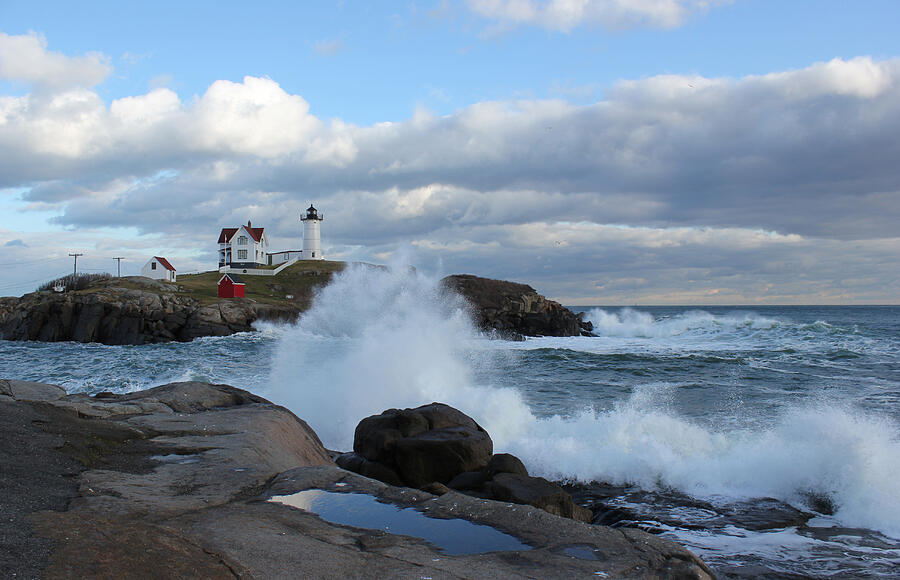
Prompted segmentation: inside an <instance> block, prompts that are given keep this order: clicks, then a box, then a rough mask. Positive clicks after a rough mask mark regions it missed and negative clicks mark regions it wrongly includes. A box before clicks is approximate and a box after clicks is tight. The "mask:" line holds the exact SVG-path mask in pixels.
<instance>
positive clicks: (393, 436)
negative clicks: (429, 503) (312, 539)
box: [336, 403, 593, 522]
mask: <svg viewBox="0 0 900 580" xmlns="http://www.w3.org/2000/svg"><path fill="white" fill-rule="evenodd" d="M493 447H494V445H493V442H492V441H491V437H490V435H488V433H487V432H486V431H485V430H484V429H482V428H481V426H480V425H478V423H476V422H475V420H474V419H472V418H471V417H469V416H468V415H466V414H465V413H463V412H461V411H459V410H457V409H454V408H453V407H450V406H448V405H445V404H443V403H431V404H430V405H423V406H421V407H417V408H415V409H403V410H399V409H389V410H387V411H385V412H383V413H382V414H380V415H373V416H371V417H366V418H365V419H363V420H362V421H360V423H359V425H358V426H357V427H356V432H355V434H354V437H353V453H345V454H342V455H340V456H338V457H337V459H336V461H337V464H338V465H340V466H341V467H343V468H344V469H349V470H350V471H354V472H356V473H359V474H361V475H365V476H366V477H372V478H375V479H378V480H380V481H383V482H385V483H389V484H391V485H404V486H409V487H418V488H419V489H423V490H426V491H429V492H432V493H435V494H442V493H444V492H445V491H447V490H449V489H451V488H452V489H455V490H458V491H462V492H463V493H466V494H469V495H474V496H476V497H481V498H487V499H496V500H499V501H507V502H513V503H518V504H525V505H532V506H534V507H537V508H540V509H542V510H544V511H547V512H550V513H552V514H554V515H558V516H563V517H566V518H572V519H576V520H580V521H583V522H590V521H591V519H592V517H593V515H592V513H591V511H590V510H589V509H586V508H583V507H580V506H578V505H575V503H574V502H573V501H572V496H570V495H569V494H568V493H567V492H566V491H565V490H563V488H561V487H560V486H558V485H557V484H555V483H553V482H550V481H547V480H546V479H544V478H542V477H531V476H529V475H528V470H527V469H526V468H525V465H523V464H522V461H521V460H519V458H517V457H515V456H514V455H510V454H508V453H500V454H497V455H492V452H493Z"/></svg>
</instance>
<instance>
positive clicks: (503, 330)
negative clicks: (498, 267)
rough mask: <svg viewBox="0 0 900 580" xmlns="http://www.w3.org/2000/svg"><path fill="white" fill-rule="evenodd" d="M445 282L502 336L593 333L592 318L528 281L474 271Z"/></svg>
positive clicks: (484, 324)
mask: <svg viewBox="0 0 900 580" xmlns="http://www.w3.org/2000/svg"><path fill="white" fill-rule="evenodd" d="M441 282H442V284H443V285H444V287H446V288H448V289H450V290H453V291H454V292H457V293H459V294H460V295H462V296H463V297H464V298H465V299H466V300H467V301H468V302H469V304H470V305H471V307H472V309H473V314H474V316H475V321H476V323H477V324H478V325H479V327H480V328H481V329H482V330H484V331H487V332H495V333H497V334H498V335H499V336H500V337H501V338H513V339H516V338H519V337H521V336H522V335H524V336H580V335H590V332H591V330H592V325H591V323H590V322H589V321H584V320H582V318H581V316H579V315H577V314H575V313H574V312H572V311H571V310H569V309H568V308H566V307H564V306H562V305H561V304H559V303H558V302H554V301H552V300H548V299H546V298H544V297H543V296H541V295H540V294H538V293H537V291H535V289H534V288H532V287H531V286H528V285H527V284H518V283H516V282H507V281H505V280H492V279H490V278H480V277H478V276H472V275H470V274H457V275H453V276H447V277H446V278H444V279H443V280H441Z"/></svg>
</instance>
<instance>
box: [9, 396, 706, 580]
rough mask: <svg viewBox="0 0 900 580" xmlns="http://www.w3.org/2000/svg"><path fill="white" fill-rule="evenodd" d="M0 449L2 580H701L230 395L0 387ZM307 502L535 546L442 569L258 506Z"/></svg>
mask: <svg viewBox="0 0 900 580" xmlns="http://www.w3.org/2000/svg"><path fill="white" fill-rule="evenodd" d="M0 436H2V440H3V441H4V449H3V452H2V454H0V462H2V464H0V485H2V486H3V489H4V490H5V492H6V493H4V494H2V495H0V508H2V510H0V511H2V513H3V514H4V515H6V516H7V517H4V518H3V520H2V521H0V542H2V549H0V573H2V576H3V577H12V576H13V575H16V576H19V577H23V576H24V577H44V578H75V577H78V578H80V577H86V576H89V577H116V578H138V577H140V578H153V577H160V578H162V577H165V578H185V577H204V578H235V577H238V578H286V577H317V578H322V577H335V576H340V577H348V578H422V577H430V578H435V579H437V578H524V577H530V578H535V577H540V578H573V577H597V576H598V575H599V576H604V577H612V578H710V577H711V576H712V575H711V572H710V571H709V569H708V568H707V567H706V565H705V564H704V563H703V562H701V561H700V560H699V559H698V558H697V557H696V556H694V555H693V554H692V553H690V552H689V551H688V550H686V549H684V548H682V547H681V546H678V545H677V544H675V543H673V542H670V541H667V540H663V539H661V538H657V537H654V536H651V535H649V534H646V533H643V532H640V531H638V530H631V529H612V528H606V527H603V526H590V525H587V524H583V523H580V522H575V521H572V520H568V519H565V518H560V517H557V516H553V515H551V514H548V513H546V512H544V511H542V510H539V509H537V508H532V507H530V506H521V505H515V506H512V505H509V504H505V503H501V502H495V501H489V500H483V499H478V498H473V497H468V496H465V495H461V494H458V493H455V492H450V493H446V494H444V495H443V496H440V497H436V496H433V495H430V494H428V493H426V492H423V491H420V490H414V489H408V488H401V487H393V486H389V485H386V484H383V483H381V482H378V481H375V480H372V479H368V478H366V477H363V476H360V475H357V474H353V473H350V472H347V471H344V470H343V469H340V468H338V467H336V466H335V465H334V464H333V463H332V462H331V460H330V459H329V456H328V453H327V451H326V450H325V449H324V448H323V447H322V444H321V442H320V441H319V439H318V437H317V436H316V434H315V433H314V432H313V431H312V429H310V428H309V426H308V425H306V423H304V422H303V421H302V420H300V419H298V418H297V417H296V416H294V415H293V414H292V413H291V412H290V411H288V410H286V409H284V408H282V407H279V406H276V405H273V404H272V403H270V402H268V401H266V400H265V399H262V398H260V397H258V396H255V395H253V394H251V393H248V392H246V391H242V390H240V389H236V388H234V387H230V386H226V385H211V384H206V383H173V384H170V385H164V386H162V387H157V388H154V389H150V390H147V391H142V392H139V393H132V394H128V395H112V394H106V395H102V394H101V395H98V396H97V397H88V396H85V395H66V394H65V392H64V391H63V390H62V389H60V388H59V387H54V386H51V385H44V384H39V383H27V382H23V381H15V380H0ZM305 489H323V490H330V491H340V492H344V493H346V492H353V493H364V494H369V495H372V496H374V497H377V498H379V500H381V501H384V502H388V503H393V504H395V505H397V506H402V507H415V508H417V509H420V510H422V511H425V512H426V513H428V514H429V515H430V516H431V517H437V518H460V517H461V518H464V519H466V520H470V521H472V522H476V523H479V524H485V525H489V526H493V527H495V528H497V529H499V530H501V531H504V532H506V533H509V534H512V535H514V536H516V537H517V538H519V539H520V540H521V541H523V542H525V543H527V544H529V545H530V546H532V549H531V550H525V551H517V552H491V553H486V554H478V555H459V556H450V555H446V554H443V553H442V552H440V551H438V550H437V549H436V548H435V547H434V546H432V545H431V544H428V543H427V542H424V541H423V540H422V539H420V538H415V537H410V536H400V535H393V534H386V533H384V532H383V531H379V530H373V529H368V528H357V527H351V526H342V525H335V524H332V523H329V522H327V521H325V520H323V519H321V518H319V517H318V516H316V515H315V514H312V513H308V512H306V511H303V510H300V509H297V508H292V507H288V506H286V505H282V504H279V503H273V502H269V501H266V500H267V499H269V498H271V497H272V496H275V495H288V494H291V493H294V492H297V491H301V490H305ZM426 508H427V510H426ZM571 548H575V549H576V550H575V551H574V552H573V551H572V550H571ZM567 550H568V551H567ZM572 553H579V554H584V553H589V554H592V557H594V558H596V559H592V560H585V559H581V558H578V557H574V556H572V555H570V554H572ZM598 573H600V574H598Z"/></svg>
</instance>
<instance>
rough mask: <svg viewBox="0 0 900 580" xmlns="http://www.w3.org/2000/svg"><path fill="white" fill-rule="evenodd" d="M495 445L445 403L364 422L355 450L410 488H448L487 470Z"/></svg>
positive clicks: (392, 412)
mask: <svg viewBox="0 0 900 580" xmlns="http://www.w3.org/2000/svg"><path fill="white" fill-rule="evenodd" d="M493 448H494V444H493V442H492V441H491V438H490V436H489V435H488V434H487V432H485V430H484V429H482V428H481V426H479V425H478V423H476V422H475V421H474V420H473V419H472V418H471V417H469V416H467V415H466V414H464V413H462V412H460V411H457V410H456V409H454V408H453V407H450V406H448V405H444V404H442V403H432V404H430V405H423V406H421V407H418V408H416V409H403V410H399V409H389V410H387V411H385V412H384V413H382V414H381V415H375V416H372V417H368V418H366V419H363V420H362V421H361V422H360V423H359V425H358V426H357V427H356V433H355V435H354V438H353V450H354V451H355V452H356V453H357V454H358V455H360V456H361V457H362V458H364V459H366V460H368V461H371V462H374V463H378V464H381V465H383V466H385V467H387V468H388V469H390V470H392V471H393V472H395V473H396V474H397V475H398V476H399V477H400V479H401V480H402V481H403V482H404V483H405V484H406V485H409V486H412V487H421V486H424V485H426V484H429V483H431V482H434V481H437V482H440V483H447V482H448V481H450V480H451V479H453V477H454V476H456V475H457V474H459V473H462V472H465V471H475V470H478V469H481V468H483V467H485V466H486V465H487V463H488V461H489V460H490V458H491V453H492V452H493Z"/></svg>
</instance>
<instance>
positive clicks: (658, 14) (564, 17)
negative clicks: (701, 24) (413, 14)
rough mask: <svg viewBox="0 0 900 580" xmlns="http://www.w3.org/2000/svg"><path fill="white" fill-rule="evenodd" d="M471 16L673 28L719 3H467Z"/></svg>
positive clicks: (555, 26)
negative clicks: (472, 13) (473, 14)
mask: <svg viewBox="0 0 900 580" xmlns="http://www.w3.org/2000/svg"><path fill="white" fill-rule="evenodd" d="M466 3H467V5H468V7H469V9H470V10H471V11H472V12H474V13H475V14H477V15H479V16H481V17H483V18H487V19H489V20H494V21H496V22H498V23H499V24H500V25H507V26H516V25H519V24H527V25H532V26H539V27H541V28H546V29H548V30H557V31H563V32H568V31H570V30H572V29H573V28H577V27H579V26H583V25H587V26H601V27H603V28H606V29H614V30H621V29H627V28H636V27H651V28H674V27H677V26H680V25H682V24H683V23H684V21H685V20H686V19H687V18H688V17H690V16H691V15H692V14H694V13H695V12H698V11H700V10H705V9H707V8H709V7H710V6H711V5H716V4H723V3H725V2H724V1H722V0H467V2H466Z"/></svg>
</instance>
